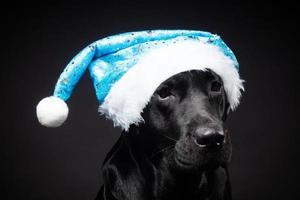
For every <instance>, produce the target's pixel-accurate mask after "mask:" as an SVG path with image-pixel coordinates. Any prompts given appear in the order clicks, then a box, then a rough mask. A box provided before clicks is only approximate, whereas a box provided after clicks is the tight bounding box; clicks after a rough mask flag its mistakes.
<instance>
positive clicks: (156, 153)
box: [151, 145, 175, 158]
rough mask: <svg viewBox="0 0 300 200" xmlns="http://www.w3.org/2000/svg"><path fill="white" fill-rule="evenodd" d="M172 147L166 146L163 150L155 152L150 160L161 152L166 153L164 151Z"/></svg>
mask: <svg viewBox="0 0 300 200" xmlns="http://www.w3.org/2000/svg"><path fill="white" fill-rule="evenodd" d="M174 146H175V145H169V146H167V147H165V148H163V149H161V150H159V151H157V152H155V153H154V154H153V155H152V156H151V158H153V157H155V156H157V155H158V154H159V153H162V152H164V151H166V150H168V149H170V148H171V147H174Z"/></svg>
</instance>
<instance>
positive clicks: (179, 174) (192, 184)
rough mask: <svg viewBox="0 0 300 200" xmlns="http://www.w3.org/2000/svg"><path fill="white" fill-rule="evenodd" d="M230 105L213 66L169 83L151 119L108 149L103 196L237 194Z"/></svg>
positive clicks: (149, 199) (152, 106)
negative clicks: (232, 184) (233, 177)
mask: <svg viewBox="0 0 300 200" xmlns="http://www.w3.org/2000/svg"><path fill="white" fill-rule="evenodd" d="M228 107H229V104H228V101H227V98H226V94H225V91H224V88H223V85H222V80H221V79H220V77H219V76H217V75H216V74H215V73H213V72H212V71H206V72H203V71H196V70H193V71H189V72H183V73H180V74H177V75H175V76H173V77H171V78H169V79H168V80H166V81H165V82H163V83H162V84H161V85H160V86H159V87H158V88H157V90H156V91H155V93H154V94H153V96H152V98H151V100H150V102H149V103H148V105H147V106H146V108H145V109H144V111H143V114H142V116H143V118H144V120H145V123H142V124H140V125H138V126H135V125H132V126H131V127H130V129H129V132H124V133H122V135H121V137H120V138H119V140H118V142H117V143H116V144H115V145H114V147H113V148H112V150H111V151H110V152H109V153H108V155H107V157H106V159H105V161H104V165H103V177H104V185H103V186H102V188H101V190H100V191H99V193H98V196H97V200H101V199H103V200H116V199H117V200H169V199H170V200H171V199H172V200H177V199H178V200H179V199H188V200H193V199H195V200H196V199H197V200H201V199H205V200H208V199H220V200H221V199H222V200H223V199H226V200H228V199H231V189H230V181H229V175H228V170H227V164H228V162H229V161H230V157H231V142H230V138H229V135H228V134H227V133H226V131H224V128H223V122H224V120H225V119H226V116H227V112H228Z"/></svg>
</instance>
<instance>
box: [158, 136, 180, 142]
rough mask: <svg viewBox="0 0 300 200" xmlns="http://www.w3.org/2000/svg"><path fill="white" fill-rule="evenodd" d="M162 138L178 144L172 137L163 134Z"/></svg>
mask: <svg viewBox="0 0 300 200" xmlns="http://www.w3.org/2000/svg"><path fill="white" fill-rule="evenodd" d="M162 136H164V137H165V138H168V139H169V140H171V141H173V142H177V140H175V139H174V138H171V137H169V136H167V135H163V134H162Z"/></svg>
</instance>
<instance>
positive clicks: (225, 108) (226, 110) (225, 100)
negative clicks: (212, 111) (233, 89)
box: [222, 91, 230, 121]
mask: <svg viewBox="0 0 300 200" xmlns="http://www.w3.org/2000/svg"><path fill="white" fill-rule="evenodd" d="M223 104H224V105H223V115H222V120H223V121H226V119H227V116H228V114H229V112H230V104H229V101H228V98H227V95H226V92H225V91H224V93H223Z"/></svg>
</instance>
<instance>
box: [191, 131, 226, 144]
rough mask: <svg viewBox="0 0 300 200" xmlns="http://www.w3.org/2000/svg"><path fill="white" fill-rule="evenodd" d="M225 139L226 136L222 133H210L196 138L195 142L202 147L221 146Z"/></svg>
mask: <svg viewBox="0 0 300 200" xmlns="http://www.w3.org/2000/svg"><path fill="white" fill-rule="evenodd" d="M224 138H225V137H224V135H222V134H220V133H209V134H205V135H198V136H194V142H195V143H196V144H197V145H198V146H200V147H205V146H208V145H216V146H221V145H222V144H223V143H224Z"/></svg>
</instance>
